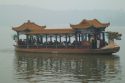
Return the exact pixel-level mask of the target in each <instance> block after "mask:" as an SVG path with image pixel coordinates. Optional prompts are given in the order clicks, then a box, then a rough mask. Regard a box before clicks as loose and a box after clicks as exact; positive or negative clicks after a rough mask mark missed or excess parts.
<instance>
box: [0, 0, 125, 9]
mask: <svg viewBox="0 0 125 83" xmlns="http://www.w3.org/2000/svg"><path fill="white" fill-rule="evenodd" d="M0 4H1V5H27V6H33V7H39V8H44V9H51V10H88V9H90V10H95V9H110V10H125V0H0Z"/></svg>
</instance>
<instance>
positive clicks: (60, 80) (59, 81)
mask: <svg viewBox="0 0 125 83" xmlns="http://www.w3.org/2000/svg"><path fill="white" fill-rule="evenodd" d="M118 30H119V29H118ZM2 34H4V33H2ZM10 36H11V34H9V36H8V38H3V40H2V41H3V42H2V45H1V47H0V83H124V82H125V55H124V54H125V51H124V49H125V47H124V46H125V45H124V42H125V39H124V38H125V36H124V32H123V37H122V41H117V42H118V44H119V45H120V46H121V49H120V52H118V53H116V54H113V55H83V54H43V53H21V52H15V51H14V48H13V47H12V43H9V44H5V45H3V44H4V43H5V42H8V41H10ZM10 42H11V41H10Z"/></svg>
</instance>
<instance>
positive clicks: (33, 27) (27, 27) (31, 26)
mask: <svg viewBox="0 0 125 83" xmlns="http://www.w3.org/2000/svg"><path fill="white" fill-rule="evenodd" d="M44 28H46V26H39V25H37V24H35V23H33V22H30V20H28V21H27V22H26V23H24V24H22V25H20V26H18V27H13V28H12V29H13V30H14V31H17V32H21V31H25V30H26V31H27V30H28V31H39V30H42V29H44Z"/></svg>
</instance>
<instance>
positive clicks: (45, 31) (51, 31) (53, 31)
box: [26, 28, 74, 34]
mask: <svg viewBox="0 0 125 83" xmlns="http://www.w3.org/2000/svg"><path fill="white" fill-rule="evenodd" d="M73 32H74V30H73V29H72V28H71V29H43V30H41V31H33V32H28V33H26V34H68V33H73Z"/></svg>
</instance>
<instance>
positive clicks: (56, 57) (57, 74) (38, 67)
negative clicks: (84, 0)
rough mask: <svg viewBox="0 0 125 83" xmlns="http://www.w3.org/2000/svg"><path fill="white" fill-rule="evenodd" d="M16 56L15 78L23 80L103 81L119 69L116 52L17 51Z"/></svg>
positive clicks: (55, 82) (46, 82)
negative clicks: (110, 53) (96, 53)
mask: <svg viewBox="0 0 125 83" xmlns="http://www.w3.org/2000/svg"><path fill="white" fill-rule="evenodd" d="M15 56H16V57H15V67H16V77H17V80H19V81H22V80H23V81H25V82H26V83H41V82H42V83H90V82H106V81H110V80H111V79H116V78H118V77H119V75H120V69H121V68H120V62H119V57H118V56H116V55H82V54H77V55H76V54H72V55H71V54H42V53H21V52H16V53H15ZM25 82H23V83H25Z"/></svg>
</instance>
